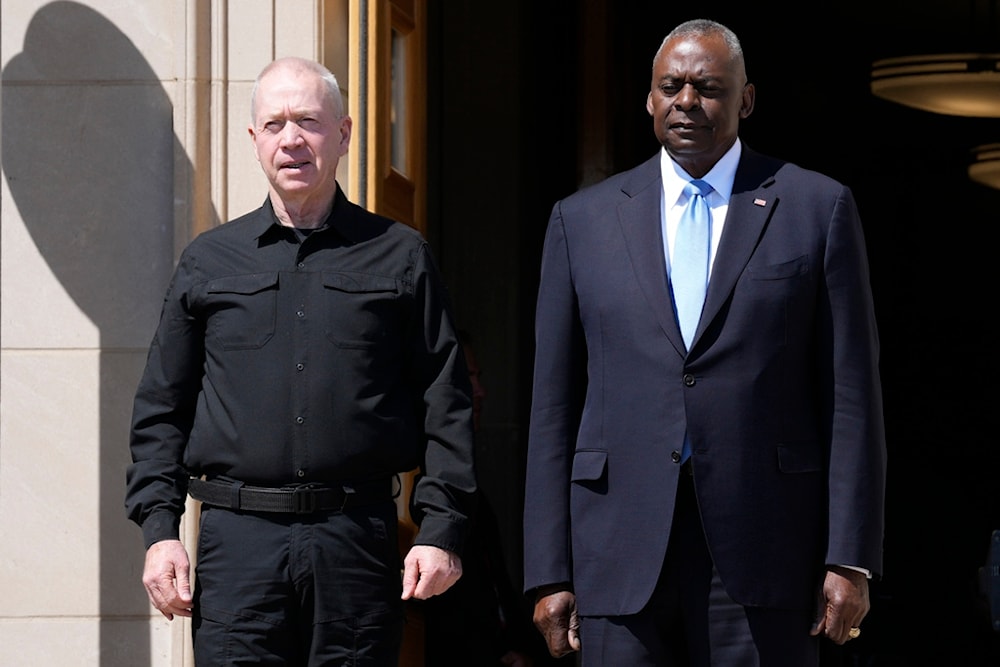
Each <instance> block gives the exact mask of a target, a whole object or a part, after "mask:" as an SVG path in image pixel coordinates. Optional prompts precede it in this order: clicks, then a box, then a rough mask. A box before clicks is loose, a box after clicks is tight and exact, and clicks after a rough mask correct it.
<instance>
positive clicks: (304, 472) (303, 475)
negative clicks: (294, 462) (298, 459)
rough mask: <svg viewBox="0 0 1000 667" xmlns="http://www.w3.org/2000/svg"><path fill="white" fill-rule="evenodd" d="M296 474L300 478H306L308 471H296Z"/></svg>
mask: <svg viewBox="0 0 1000 667" xmlns="http://www.w3.org/2000/svg"><path fill="white" fill-rule="evenodd" d="M295 474H296V475H298V476H299V477H305V476H306V471H305V470H296V471H295Z"/></svg>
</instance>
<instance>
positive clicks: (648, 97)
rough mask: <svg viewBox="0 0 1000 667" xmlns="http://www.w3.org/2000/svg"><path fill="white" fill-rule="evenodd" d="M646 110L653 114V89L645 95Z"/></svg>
mask: <svg viewBox="0 0 1000 667" xmlns="http://www.w3.org/2000/svg"><path fill="white" fill-rule="evenodd" d="M646 112H647V113H648V114H649V115H650V116H652V115H653V91H649V94H648V95H646Z"/></svg>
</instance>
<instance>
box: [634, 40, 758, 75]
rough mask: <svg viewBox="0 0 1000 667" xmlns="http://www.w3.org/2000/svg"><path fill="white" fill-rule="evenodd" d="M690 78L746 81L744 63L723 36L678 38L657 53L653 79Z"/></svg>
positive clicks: (667, 43) (664, 45) (666, 43)
mask: <svg viewBox="0 0 1000 667" xmlns="http://www.w3.org/2000/svg"><path fill="white" fill-rule="evenodd" d="M688 76H696V77H713V78H722V77H734V76H735V77H736V78H738V79H741V80H745V78H746V74H745V72H744V68H743V65H742V62H741V61H740V59H739V58H738V57H735V56H734V55H733V53H732V52H731V51H730V50H729V48H728V46H727V45H726V42H725V40H724V39H722V37H721V36H718V35H678V36H677V37H674V38H672V39H670V40H669V41H667V42H665V43H664V44H663V47H662V48H661V49H660V51H659V53H657V55H656V59H655V60H654V61H653V80H654V81H657V80H659V79H662V78H665V77H688Z"/></svg>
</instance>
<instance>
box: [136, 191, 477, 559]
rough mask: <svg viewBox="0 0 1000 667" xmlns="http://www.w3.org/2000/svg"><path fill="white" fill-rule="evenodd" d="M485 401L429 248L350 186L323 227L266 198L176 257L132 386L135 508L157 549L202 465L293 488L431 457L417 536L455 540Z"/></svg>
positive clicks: (418, 495)
mask: <svg viewBox="0 0 1000 667" xmlns="http://www.w3.org/2000/svg"><path fill="white" fill-rule="evenodd" d="M472 439H473V435H472V410H471V398H470V386H469V379H468V373H467V370H466V368H465V361H464V357H463V355H462V352H461V349H460V347H459V343H458V340H457V336H456V333H455V329H454V325H453V322H452V317H451V313H450V305H449V303H448V297H447V294H446V291H445V288H444V286H443V282H442V280H441V278H440V275H439V273H438V270H437V268H436V266H435V264H434V261H433V258H432V256H431V254H430V251H429V248H428V247H427V243H426V242H425V241H424V239H423V238H422V237H421V236H420V235H419V234H418V233H417V232H416V231H415V230H413V229H411V228H409V227H407V226H405V225H403V224H400V223H397V222H393V221H391V220H388V219H386V218H383V217H380V216H377V215H374V214H372V213H370V212H368V211H365V210H364V209H362V208H361V207H359V206H357V205H355V204H353V203H351V202H349V201H348V200H347V199H346V197H344V195H343V194H342V193H341V191H340V189H339V188H338V190H337V196H336V200H335V202H334V206H333V210H332V211H331V213H330V216H329V218H328V220H327V225H326V226H325V227H324V228H321V229H319V230H316V231H314V232H312V233H311V234H309V235H308V236H305V237H300V235H299V234H297V233H296V231H295V230H294V229H292V228H289V227H284V226H281V225H280V224H279V223H278V220H277V218H276V216H275V215H274V212H273V210H272V208H271V205H270V202H269V201H268V202H265V204H264V205H263V206H262V207H261V208H260V209H258V210H256V211H254V212H251V213H249V214H247V215H245V216H243V217H241V218H238V219H236V220H233V221H231V222H228V223H226V224H224V225H221V226H219V227H217V228H214V229H212V230H209V231H207V232H205V233H203V234H201V235H200V236H198V237H197V238H196V239H195V240H194V241H193V242H192V243H191V244H190V245H189V246H188V247H187V248H186V249H185V251H184V253H183V254H182V256H181V258H180V261H179V262H178V265H177V268H176V271H175V273H174V276H173V279H172V282H171V284H170V287H169V289H168V290H167V294H166V298H165V300H164V305H163V312H162V315H161V318H160V324H159V328H158V329H157V331H156V335H155V337H154V339H153V342H152V345H151V347H150V350H149V356H148V359H147V363H146V369H145V372H144V374H143V377H142V380H141V382H140V384H139V387H138V390H137V392H136V397H135V404H134V411H133V422H132V432H131V443H130V446H131V453H132V460H133V463H132V465H131V466H130V467H129V470H128V488H127V495H126V501H125V504H126V510H127V513H128V516H129V518H130V519H132V520H133V521H135V522H136V523H138V524H139V525H140V526H142V529H143V536H144V539H145V542H146V544H147V546H148V545H149V544H152V543H153V542H155V541H158V540H162V539H172V538H176V537H177V536H178V525H179V521H180V515H181V513H182V512H183V509H184V498H185V494H186V490H187V483H188V479H189V477H190V476H200V475H203V474H204V475H208V476H217V475H225V476H228V477H231V478H234V479H237V480H240V481H242V482H244V483H246V484H253V485H261V486H282V485H285V484H290V483H298V482H326V483H330V482H337V481H342V480H343V481H346V480H367V479H372V478H377V477H388V476H390V475H392V474H394V473H396V472H402V471H407V470H412V469H414V468H417V467H420V468H422V475H421V478H420V482H419V484H418V485H417V487H416V489H415V490H414V498H413V507H414V509H415V511H416V513H417V515H418V516H422V517H423V520H422V523H421V530H420V535H419V536H418V539H417V543H419V544H431V545H434V546H439V547H442V548H446V549H451V550H453V551H460V547H461V541H462V537H463V536H464V534H465V531H466V525H465V524H466V522H467V518H468V514H469V511H470V509H471V508H470V507H469V505H468V499H469V498H470V497H471V495H472V493H473V491H474V489H475V482H474V475H473V468H472V466H473V462H472V456H473V446H472Z"/></svg>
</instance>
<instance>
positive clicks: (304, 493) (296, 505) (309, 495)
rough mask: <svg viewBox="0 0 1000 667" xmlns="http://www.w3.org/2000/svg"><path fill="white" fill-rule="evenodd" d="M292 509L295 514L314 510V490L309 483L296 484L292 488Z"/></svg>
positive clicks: (310, 512)
mask: <svg viewBox="0 0 1000 667" xmlns="http://www.w3.org/2000/svg"><path fill="white" fill-rule="evenodd" d="M292 511H293V512H295V513H296V514H312V513H313V512H315V511H316V490H315V489H314V488H313V487H312V486H311V485H304V486H297V487H295V488H294V489H293V490H292Z"/></svg>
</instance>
